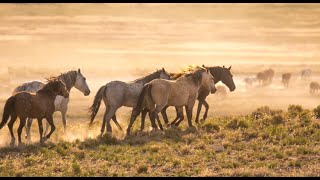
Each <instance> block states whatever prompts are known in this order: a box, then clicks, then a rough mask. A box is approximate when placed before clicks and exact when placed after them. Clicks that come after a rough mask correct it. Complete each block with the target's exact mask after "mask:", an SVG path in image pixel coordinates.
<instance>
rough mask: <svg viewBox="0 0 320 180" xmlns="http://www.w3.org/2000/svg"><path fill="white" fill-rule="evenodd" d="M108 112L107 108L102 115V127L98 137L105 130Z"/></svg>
mask: <svg viewBox="0 0 320 180" xmlns="http://www.w3.org/2000/svg"><path fill="white" fill-rule="evenodd" d="M108 112H109V107H107V108H106V111H105V112H104V115H103V120H102V126H101V130H100V132H101V133H100V135H102V134H103V133H104V130H105V128H106V116H107V114H108Z"/></svg>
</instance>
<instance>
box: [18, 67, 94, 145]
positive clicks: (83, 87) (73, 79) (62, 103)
mask: <svg viewBox="0 0 320 180" xmlns="http://www.w3.org/2000/svg"><path fill="white" fill-rule="evenodd" d="M57 78H58V79H60V80H61V81H62V82H63V83H64V84H65V85H66V87H67V89H68V91H69V92H70V90H71V88H72V87H75V88H76V89H78V90H79V91H81V92H82V93H83V94H84V95H85V96H88V95H89V94H90V89H89V87H88V84H87V82H86V78H85V77H84V76H83V75H82V74H81V71H80V69H78V71H76V70H72V71H68V72H66V73H63V74H60V75H59V76H58V77H57ZM43 86H44V83H42V82H39V81H32V82H27V83H24V84H22V85H20V86H18V87H17V88H16V89H15V90H14V92H13V94H14V93H17V92H21V91H27V92H32V93H35V92H37V91H38V90H39V89H41V88H42V87H43ZM68 103H69V98H64V97H63V96H57V98H56V100H55V101H54V106H55V111H60V112H61V115H62V122H63V128H64V132H66V131H67V118H66V114H67V110H68ZM31 125H32V118H29V119H28V121H27V125H26V132H27V135H26V138H27V140H28V141H29V142H30V141H31V135H30V128H31ZM48 130H49V124H48V122H47V123H46V131H45V134H47V133H48Z"/></svg>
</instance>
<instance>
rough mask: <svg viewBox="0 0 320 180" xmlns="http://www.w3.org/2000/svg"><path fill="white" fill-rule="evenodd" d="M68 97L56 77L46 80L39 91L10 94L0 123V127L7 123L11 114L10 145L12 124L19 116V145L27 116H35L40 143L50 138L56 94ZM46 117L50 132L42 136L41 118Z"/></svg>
mask: <svg viewBox="0 0 320 180" xmlns="http://www.w3.org/2000/svg"><path fill="white" fill-rule="evenodd" d="M58 95H60V96H63V97H65V98H68V97H69V92H68V90H67V88H66V86H65V84H64V83H63V82H62V81H61V80H59V79H56V78H53V79H50V80H48V83H47V84H45V85H44V86H43V87H42V88H41V89H40V90H39V91H37V92H36V93H29V92H26V91H22V92H18V93H16V94H14V95H12V96H11V97H10V98H9V99H8V100H7V101H6V104H5V106H4V110H3V115H2V121H1V123H0V129H1V128H2V127H3V126H4V125H5V124H6V123H7V121H8V119H9V117H10V116H11V119H10V122H9V124H8V127H9V130H10V133H11V143H10V145H11V146H14V145H15V137H14V134H13V124H14V123H15V121H16V120H17V118H18V117H19V119H20V125H19V128H18V140H19V146H20V145H22V142H21V133H22V129H23V127H24V126H25V124H26V120H27V118H37V119H38V126H39V132H40V143H44V142H45V141H46V140H47V139H49V138H50V136H51V134H52V133H53V132H54V130H55V126H54V123H53V117H52V114H53V113H54V110H55V109H54V101H55V99H56V96H58ZM43 118H46V119H47V121H48V123H49V124H50V126H51V131H50V133H49V134H48V135H47V136H46V137H43V128H42V119H43Z"/></svg>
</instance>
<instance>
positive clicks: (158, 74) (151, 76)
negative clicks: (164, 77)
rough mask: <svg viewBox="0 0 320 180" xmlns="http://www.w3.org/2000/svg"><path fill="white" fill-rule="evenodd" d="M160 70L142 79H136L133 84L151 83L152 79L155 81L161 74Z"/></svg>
mask: <svg viewBox="0 0 320 180" xmlns="http://www.w3.org/2000/svg"><path fill="white" fill-rule="evenodd" d="M161 71H162V70H157V71H155V72H153V73H151V74H149V75H146V76H144V77H141V78H138V79H136V80H134V81H133V82H135V83H140V82H150V81H152V80H153V79H155V77H157V76H160V73H161Z"/></svg>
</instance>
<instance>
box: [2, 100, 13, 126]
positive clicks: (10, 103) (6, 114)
mask: <svg viewBox="0 0 320 180" xmlns="http://www.w3.org/2000/svg"><path fill="white" fill-rule="evenodd" d="M15 99H16V98H15V96H11V97H10V98H9V99H8V100H7V101H6V104H5V105H4V110H3V114H2V121H1V123H0V129H1V128H3V126H4V125H6V123H7V122H8V119H9V116H10V115H11V114H12V113H13V111H14V104H15Z"/></svg>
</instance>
